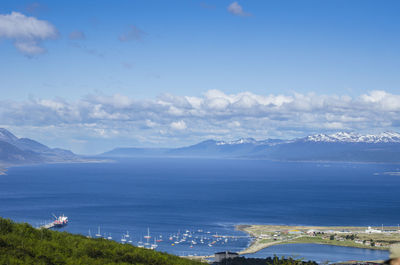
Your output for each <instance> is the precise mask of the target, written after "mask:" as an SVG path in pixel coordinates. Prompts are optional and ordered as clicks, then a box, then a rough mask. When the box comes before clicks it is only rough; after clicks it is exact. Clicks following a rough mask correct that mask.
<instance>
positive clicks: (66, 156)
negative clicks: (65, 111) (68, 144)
mask: <svg viewBox="0 0 400 265" xmlns="http://www.w3.org/2000/svg"><path fill="white" fill-rule="evenodd" d="M79 160H81V158H80V157H79V156H77V155H75V154H74V153H72V152H71V151H68V150H64V149H59V148H49V147H47V146H46V145H44V144H41V143H39V142H37V141H35V140H32V139H29V138H18V137H16V136H15V135H14V134H12V133H11V132H9V131H8V130H6V129H4V128H0V166H10V165H21V164H36V163H54V162H72V161H79Z"/></svg>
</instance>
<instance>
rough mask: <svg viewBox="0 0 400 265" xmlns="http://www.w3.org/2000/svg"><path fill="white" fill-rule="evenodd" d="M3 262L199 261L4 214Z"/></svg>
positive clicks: (0, 230) (0, 223) (156, 264)
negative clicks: (43, 226)
mask: <svg viewBox="0 0 400 265" xmlns="http://www.w3.org/2000/svg"><path fill="white" fill-rule="evenodd" d="M0 264H10V265H14V264H24V265H25V264H35V265H41V264H43V265H47V264H48V265H50V264H57V265H63V264H66V265H67V264H74V265H79V264H82V265H83V264H85V265H89V264H98V265H100V264H101V265H103V264H110V265H111V264H138V265H139V264H143V265H144V264H146V265H170V264H176V265H196V264H197V265H199V264H202V263H200V262H196V261H191V260H188V259H184V258H179V257H177V256H173V255H169V254H166V253H161V252H157V251H154V250H148V249H141V248H137V247H134V246H132V245H128V244H126V245H123V244H120V243H117V242H114V241H109V240H106V239H90V238H86V237H84V236H82V235H73V234H70V233H67V232H58V231H51V230H45V229H36V228H33V227H32V226H30V225H29V224H26V223H24V224H17V223H14V222H12V221H11V220H8V219H3V218H0Z"/></svg>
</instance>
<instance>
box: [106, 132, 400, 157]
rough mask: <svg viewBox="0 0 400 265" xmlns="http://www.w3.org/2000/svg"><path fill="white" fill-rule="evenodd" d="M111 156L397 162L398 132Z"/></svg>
mask: <svg viewBox="0 0 400 265" xmlns="http://www.w3.org/2000/svg"><path fill="white" fill-rule="evenodd" d="M103 155H104V156H111V157H121V156H123V157H129V156H132V157H138V156H156V157H164V156H166V157H168V156H173V157H208V158H211V157H212V158H227V157H229V158H239V157H240V158H243V157H245V158H256V159H269V160H278V161H346V162H385V163H387V162H391V163H399V162H400V134H398V133H394V132H385V133H380V134H366V135H362V134H357V133H346V132H338V133H334V134H316V135H310V136H307V137H304V138H298V139H293V140H279V139H266V140H255V139H253V138H240V139H238V140H233V141H215V140H206V141H203V142H200V143H198V144H195V145H190V146H185V147H180V148H161V149H160V148H158V149H149V148H139V149H138V148H117V149H114V150H112V151H110V152H107V153H105V154H103Z"/></svg>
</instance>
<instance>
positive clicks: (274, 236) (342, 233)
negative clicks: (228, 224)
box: [235, 224, 400, 255]
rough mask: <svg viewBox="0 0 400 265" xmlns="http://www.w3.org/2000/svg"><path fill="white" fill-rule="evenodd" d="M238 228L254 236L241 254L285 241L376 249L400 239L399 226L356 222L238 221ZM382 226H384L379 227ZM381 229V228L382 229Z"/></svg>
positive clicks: (286, 242)
mask: <svg viewBox="0 0 400 265" xmlns="http://www.w3.org/2000/svg"><path fill="white" fill-rule="evenodd" d="M235 229H236V230H238V231H242V232H244V233H246V234H248V235H249V236H250V238H252V241H251V243H250V245H249V246H248V247H247V248H245V249H243V250H241V251H240V252H239V254H240V255H245V254H253V253H257V252H258V251H260V250H262V249H265V248H268V247H271V246H274V245H282V244H320V245H332V246H340V247H352V248H362V249H373V250H388V248H389V245H390V244H392V243H398V242H400V231H399V230H398V227H385V229H386V230H383V231H380V230H378V228H377V227H374V228H372V227H370V229H371V230H370V231H372V232H370V233H369V232H366V231H369V230H368V229H369V227H356V226H298V225H246V224H241V225H236V226H235ZM379 229H380V228H379ZM378 231H380V232H378Z"/></svg>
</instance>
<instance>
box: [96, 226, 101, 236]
mask: <svg viewBox="0 0 400 265" xmlns="http://www.w3.org/2000/svg"><path fill="white" fill-rule="evenodd" d="M96 236H97V237H101V233H100V226H99V227H98V228H97V234H96Z"/></svg>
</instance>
